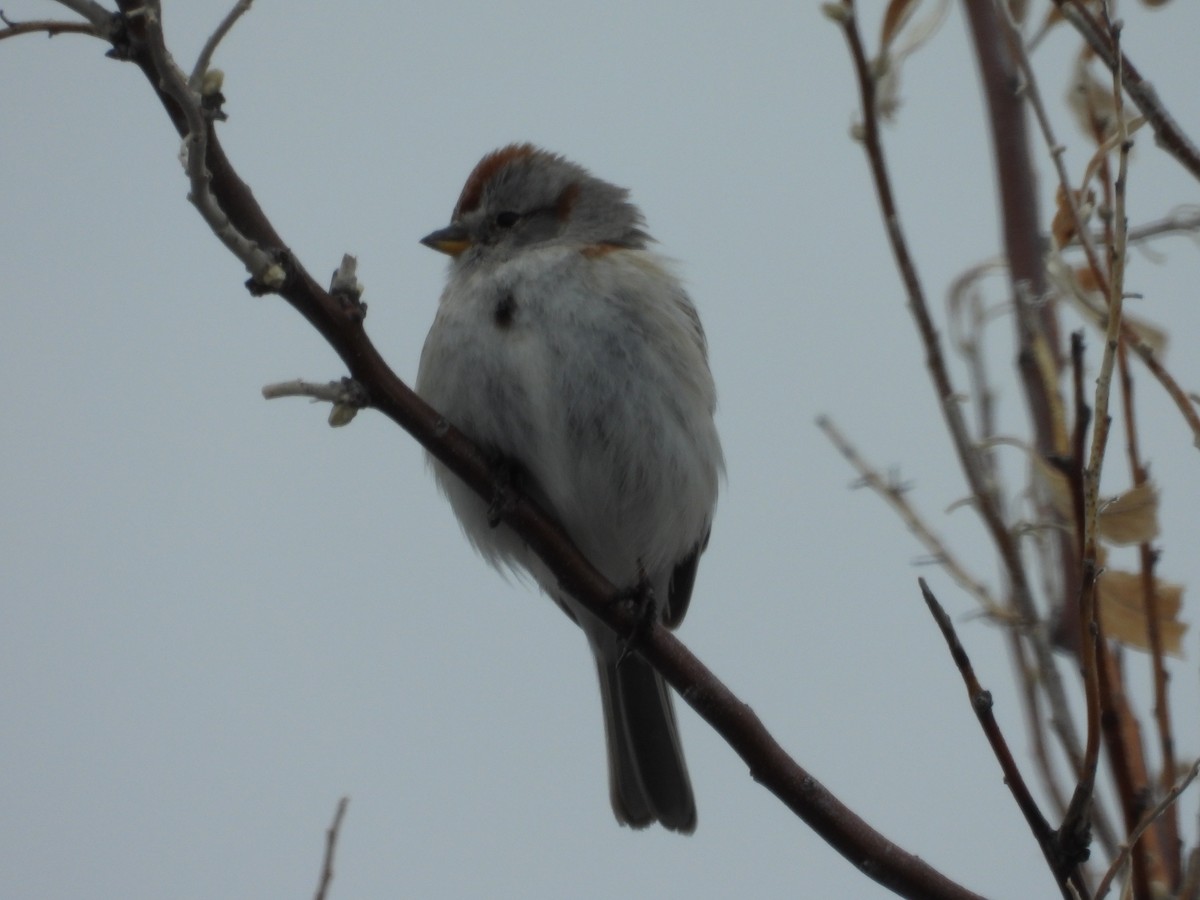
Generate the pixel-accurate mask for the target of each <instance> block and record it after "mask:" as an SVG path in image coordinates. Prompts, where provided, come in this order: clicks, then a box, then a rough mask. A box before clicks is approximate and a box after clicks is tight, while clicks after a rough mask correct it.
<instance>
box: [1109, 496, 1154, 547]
mask: <svg viewBox="0 0 1200 900" xmlns="http://www.w3.org/2000/svg"><path fill="white" fill-rule="evenodd" d="M1096 519H1097V522H1096V527H1097V528H1098V529H1099V531H1100V537H1101V539H1102V540H1105V541H1108V542H1109V543H1110V544H1118V545H1126V544H1144V543H1146V542H1148V541H1152V540H1154V539H1155V538H1156V537H1158V488H1156V487H1155V486H1154V482H1152V481H1146V482H1143V483H1142V484H1139V485H1138V486H1137V487H1134V488H1131V489H1130V490H1128V491H1126V492H1125V493H1123V494H1118V495H1117V496H1116V497H1113V498H1112V499H1111V500H1108V501H1106V502H1105V503H1104V504H1102V505H1101V507H1100V511H1099V512H1098V513H1097V516H1096Z"/></svg>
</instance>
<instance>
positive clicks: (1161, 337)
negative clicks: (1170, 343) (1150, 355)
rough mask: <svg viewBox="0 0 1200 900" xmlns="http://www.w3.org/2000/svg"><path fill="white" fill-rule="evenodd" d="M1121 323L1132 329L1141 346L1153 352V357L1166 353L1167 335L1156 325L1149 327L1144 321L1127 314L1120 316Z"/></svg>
mask: <svg viewBox="0 0 1200 900" xmlns="http://www.w3.org/2000/svg"><path fill="white" fill-rule="evenodd" d="M1121 319H1122V321H1124V322H1125V324H1126V325H1128V326H1129V327H1130V328H1132V329H1133V332H1134V334H1136V335H1137V336H1138V339H1139V340H1141V342H1142V343H1143V344H1145V345H1146V346H1148V347H1149V348H1150V349H1151V350H1153V351H1154V355H1155V356H1163V355H1165V354H1166V352H1167V333H1166V332H1165V331H1163V330H1162V329H1161V328H1159V327H1158V326H1157V325H1151V324H1150V323H1149V322H1147V321H1146V320H1145V319H1139V318H1138V317H1137V316H1131V315H1129V313H1122V314H1121Z"/></svg>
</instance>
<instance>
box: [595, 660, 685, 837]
mask: <svg viewBox="0 0 1200 900" xmlns="http://www.w3.org/2000/svg"><path fill="white" fill-rule="evenodd" d="M596 668H597V671H598V673H599V675H600V695H601V698H602V700H603V703H604V734H605V738H606V740H607V742H608V774H609V789H610V793H611V795H612V806H613V812H614V813H615V814H616V816H617V820H618V821H619V822H621V823H622V824H623V825H630V826H632V827H633V828H645V827H646V826H647V825H650V824H651V823H653V822H656V821H657V822H661V823H662V825H663V826H664V827H666V828H669V829H671V830H672V831H680V832H683V833H685V834H690V833H691V832H692V831H694V830H695V829H696V801H695V799H694V798H693V796H692V785H691V781H690V780H689V779H688V773H687V764H686V763H685V762H684V760H683V746H682V744H681V743H680V741H679V730H678V728H677V727H676V725H675V712H674V709H673V708H672V705H671V697H670V694H669V693H668V690H667V685H666V683H665V682H664V681H663V679H662V676H660V675H659V674H658V673H657V672H656V671H654V669H653V668H652V667H651V666H650V665H649V664H648V663H647V662H645V661H644V660H643V659H641V658H640V657H638V656H637V655H636V654H626V655H625V657H624V658H623V659H621V661H620V663H619V664H618V663H617V662H616V661H610V660H608V659H606V658H604V656H601V655H599V654H598V655H597V657H596Z"/></svg>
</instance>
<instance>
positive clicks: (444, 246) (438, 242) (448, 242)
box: [421, 224, 471, 256]
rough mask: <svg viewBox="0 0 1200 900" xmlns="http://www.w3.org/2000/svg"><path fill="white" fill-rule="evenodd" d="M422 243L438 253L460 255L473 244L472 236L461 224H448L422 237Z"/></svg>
mask: <svg viewBox="0 0 1200 900" xmlns="http://www.w3.org/2000/svg"><path fill="white" fill-rule="evenodd" d="M421 243H422V244H424V245H425V246H426V247H428V248H430V249H431V250H436V251H437V252H438V253H445V254H447V255H448V256H458V255H459V254H460V253H462V252H463V251H464V250H466V249H467V248H468V247H470V246H471V238H470V236H469V235H468V234H467V230H466V229H465V228H463V227H462V226H461V225H457V224H455V225H447V226H446V227H445V228H439V229H438V230H437V231H435V232H433V233H432V234H427V235H425V237H423V238H421Z"/></svg>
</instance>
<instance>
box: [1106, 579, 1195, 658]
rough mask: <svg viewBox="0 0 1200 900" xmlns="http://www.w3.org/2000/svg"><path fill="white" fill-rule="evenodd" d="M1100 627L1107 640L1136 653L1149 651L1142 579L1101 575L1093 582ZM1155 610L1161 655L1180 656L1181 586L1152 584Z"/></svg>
mask: <svg viewBox="0 0 1200 900" xmlns="http://www.w3.org/2000/svg"><path fill="white" fill-rule="evenodd" d="M1096 588H1097V597H1098V600H1099V606H1098V610H1099V614H1100V624H1101V626H1102V627H1103V628H1104V632H1105V634H1106V635H1108V637H1110V638H1113V639H1114V640H1118V641H1120V642H1121V643H1122V644H1124V645H1125V646H1127V647H1132V648H1134V649H1136V650H1149V649H1150V636H1149V633H1148V632H1147V629H1146V604H1145V597H1144V595H1143V593H1142V577H1141V575H1138V574H1135V573H1133V572H1116V571H1105V572H1103V573H1101V575H1100V580H1099V581H1098V582H1097V585H1096ZM1154 592H1155V598H1156V600H1157V604H1156V605H1157V607H1158V633H1159V637H1160V638H1161V639H1162V649H1163V652H1164V653H1170V654H1171V655H1172V656H1182V655H1183V648H1182V643H1183V633H1184V632H1185V631H1186V630H1187V625H1185V624H1184V623H1182V622H1180V621H1179V610H1180V607H1181V606H1182V605H1183V585H1181V584H1171V583H1170V582H1167V581H1161V580H1159V579H1155V580H1154Z"/></svg>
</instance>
